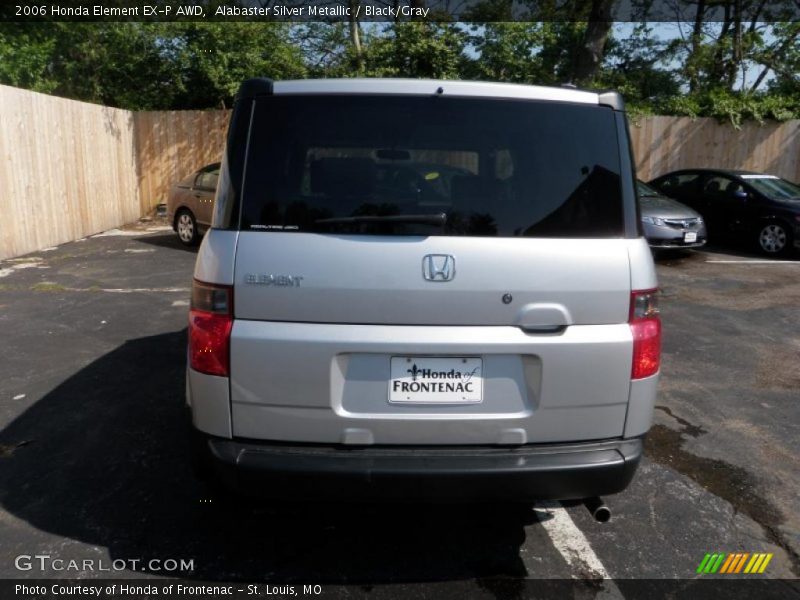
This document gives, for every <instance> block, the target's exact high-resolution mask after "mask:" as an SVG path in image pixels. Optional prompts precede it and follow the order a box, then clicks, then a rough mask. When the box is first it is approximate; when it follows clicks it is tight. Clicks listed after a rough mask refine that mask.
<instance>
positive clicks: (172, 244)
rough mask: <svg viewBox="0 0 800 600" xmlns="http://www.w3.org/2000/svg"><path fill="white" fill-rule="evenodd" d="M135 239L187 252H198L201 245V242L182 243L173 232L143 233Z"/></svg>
mask: <svg viewBox="0 0 800 600" xmlns="http://www.w3.org/2000/svg"><path fill="white" fill-rule="evenodd" d="M133 239H134V240H136V241H137V242H142V243H144V244H150V245H151V246H158V247H159V248H170V249H172V250H183V251H185V252H192V253H194V254H197V249H198V248H199V247H200V245H199V244H198V245H196V246H185V245H184V244H181V242H180V240H178V236H177V235H175V234H174V233H172V232H170V233H164V234H158V235H143V236H141V237H135V238H133Z"/></svg>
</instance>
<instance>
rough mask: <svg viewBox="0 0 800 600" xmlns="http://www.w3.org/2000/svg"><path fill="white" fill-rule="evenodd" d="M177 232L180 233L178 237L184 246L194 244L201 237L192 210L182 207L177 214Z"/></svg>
mask: <svg viewBox="0 0 800 600" xmlns="http://www.w3.org/2000/svg"><path fill="white" fill-rule="evenodd" d="M175 232H176V233H177V234H178V239H179V240H180V242H181V244H183V245H184V246H194V245H196V244H197V240H198V238H199V237H200V236H199V235H198V234H197V220H196V219H195V218H194V215H193V214H192V211H190V210H188V209H186V208H182V209H181V210H179V211H178V214H177V215H175Z"/></svg>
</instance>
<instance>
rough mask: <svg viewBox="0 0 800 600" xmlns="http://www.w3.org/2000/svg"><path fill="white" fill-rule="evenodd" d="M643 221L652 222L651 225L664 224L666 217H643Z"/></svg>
mask: <svg viewBox="0 0 800 600" xmlns="http://www.w3.org/2000/svg"><path fill="white" fill-rule="evenodd" d="M642 223H650V224H651V225H663V224H664V219H661V218H659V217H642Z"/></svg>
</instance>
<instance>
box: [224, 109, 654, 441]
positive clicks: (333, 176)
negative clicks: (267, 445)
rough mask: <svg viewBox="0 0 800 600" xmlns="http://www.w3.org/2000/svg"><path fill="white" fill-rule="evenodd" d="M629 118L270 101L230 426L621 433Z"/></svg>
mask: <svg viewBox="0 0 800 600" xmlns="http://www.w3.org/2000/svg"><path fill="white" fill-rule="evenodd" d="M620 131H623V132H624V129H620V123H619V115H618V113H616V111H613V110H612V109H610V108H607V107H601V106H598V105H596V104H595V105H590V104H578V103H575V104H570V103H556V102H542V101H539V102H537V101H532V100H531V101H522V100H508V99H504V100H499V99H491V98H464V97H452V98H447V97H417V96H410V97H402V96H370V95H362V96H353V97H341V96H327V95H298V96H294V95H285V96H283V95H280V94H278V95H272V96H266V97H261V98H259V99H258V100H257V101H256V102H255V104H254V107H253V110H252V122H251V124H250V125H249V151H248V152H249V155H248V159H247V167H246V170H245V171H244V184H243V192H242V200H241V214H240V215H239V220H240V223H239V224H238V226H239V227H240V229H241V232H240V234H239V236H238V246H237V250H236V262H235V276H234V316H235V322H234V326H233V331H232V336H231V346H230V348H231V350H230V352H231V371H230V377H231V401H232V416H233V432H234V435H235V436H238V437H244V438H254V439H270V440H284V441H296V442H315V443H349V444H450V445H458V444H521V443H536V442H542V443H544V442H564V441H577V440H588V439H604V438H611V437H617V436H620V435H622V432H623V427H624V421H625V412H626V407H627V400H628V394H629V387H630V375H631V356H632V337H631V332H630V328H629V326H628V324H627V321H628V315H629V310H630V297H631V275H630V258H629V253H630V252H631V248H632V247H633V246H636V245H638V244H642V243H643V242H642V241H641V240H639V239H632V238H634V237H635V231H634V234H633V235H631V231H630V229H629V228H627V227H626V222H627V220H626V219H627V217H628V215H627V214H626V211H627V210H628V209H626V207H625V202H624V201H623V197H627V196H630V197H631V198H632V197H633V195H632V189H628V187H629V186H630V187H631V188H632V178H631V181H627V179H626V178H625V177H623V175H624V174H625V170H624V169H623V168H622V166H621V164H622V163H623V162H624V160H627V158H624V157H625V156H626V154H625V152H623V151H621V150H620V144H619V143H618V138H619V134H620ZM621 156H622V157H623V158H621ZM633 221H634V222H635V215H634V216H633Z"/></svg>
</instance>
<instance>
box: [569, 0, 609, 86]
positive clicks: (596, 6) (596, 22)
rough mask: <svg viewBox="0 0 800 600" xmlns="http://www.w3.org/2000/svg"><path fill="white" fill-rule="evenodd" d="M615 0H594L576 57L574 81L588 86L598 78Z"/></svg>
mask: <svg viewBox="0 0 800 600" xmlns="http://www.w3.org/2000/svg"><path fill="white" fill-rule="evenodd" d="M613 5H614V0H592V9H591V12H590V13H589V22H588V23H587V25H586V31H584V33H583V40H582V41H581V44H580V46H579V47H578V51H577V54H576V56H575V65H574V67H573V70H572V80H573V81H574V82H575V83H577V84H580V85H586V84H588V83H591V81H592V80H593V79H594V78H595V77H597V74H598V72H599V70H600V65H601V63H602V62H603V57H604V56H605V47H606V40H608V33H609V32H610V31H611V26H612V25H613V22H612V21H611V8H612V6H613Z"/></svg>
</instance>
